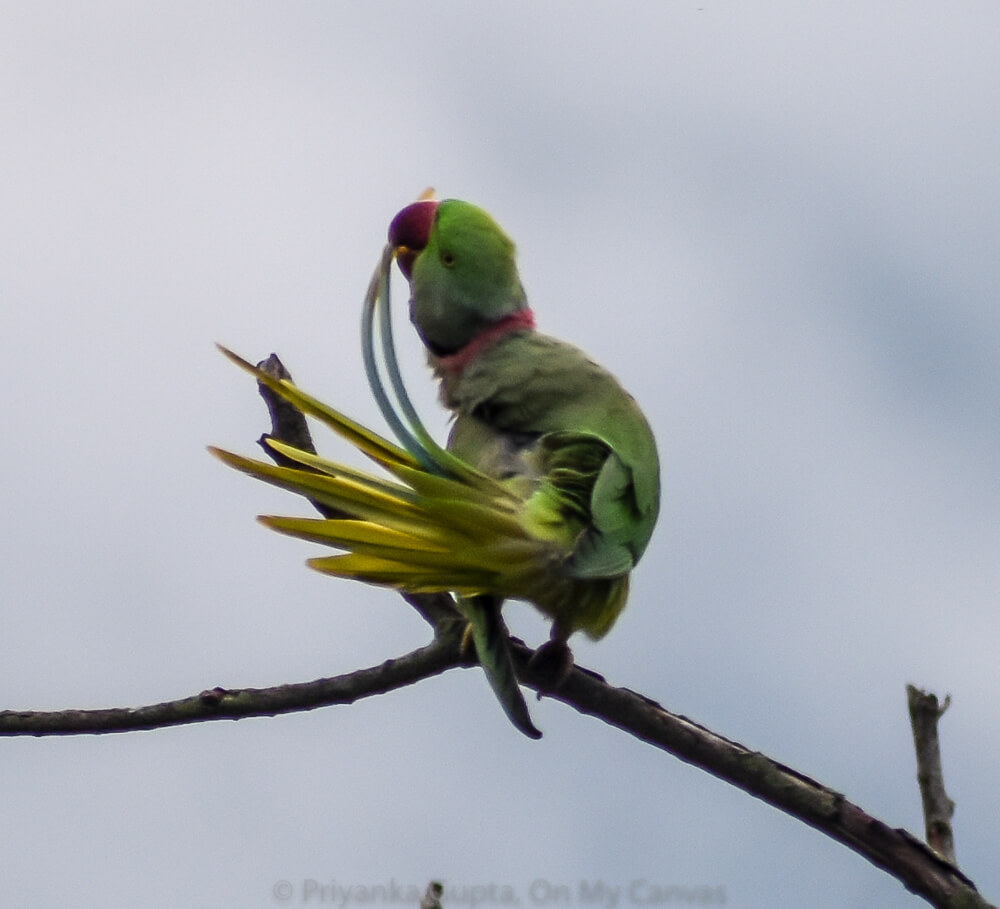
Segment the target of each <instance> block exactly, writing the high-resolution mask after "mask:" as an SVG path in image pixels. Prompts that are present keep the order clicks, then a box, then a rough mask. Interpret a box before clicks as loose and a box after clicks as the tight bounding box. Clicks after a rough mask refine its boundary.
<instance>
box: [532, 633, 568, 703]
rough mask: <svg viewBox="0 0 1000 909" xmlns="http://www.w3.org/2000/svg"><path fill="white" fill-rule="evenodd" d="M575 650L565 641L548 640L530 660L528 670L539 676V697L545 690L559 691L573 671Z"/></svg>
mask: <svg viewBox="0 0 1000 909" xmlns="http://www.w3.org/2000/svg"><path fill="white" fill-rule="evenodd" d="M573 665H574V663H573V651H572V650H570V649H569V645H568V644H567V643H566V642H565V641H559V640H551V641H546V642H545V643H544V644H542V646H541V647H539V648H538V650H536V651H535V652H534V653H533V654H532V655H531V659H530V660H528V671H529V672H532V673H534V674H535V675H536V676H537V677H538V686H539V688H540V689H541V691H539V694H538V696H539V698H540V697H541V696H542V692H544V691H558V690H559V689H560V688H562V686H563V685H565V684H566V680H567V679H568V678H569V674H570V673H571V672H572V671H573Z"/></svg>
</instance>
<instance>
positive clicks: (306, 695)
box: [0, 623, 995, 909]
mask: <svg viewBox="0 0 1000 909" xmlns="http://www.w3.org/2000/svg"><path fill="white" fill-rule="evenodd" d="M445 627H446V629H447V630H446V631H442V632H439V634H440V636H439V637H438V638H437V639H436V640H435V641H434V642H433V643H431V644H430V645H428V646H427V647H423V648H420V649H419V650H415V651H413V652H412V653H409V654H406V655H405V656H402V657H399V658H398V659H395V660H388V661H387V662H385V663H383V664H382V665H380V666H375V667H372V668H369V669H361V670H358V671H357V672H352V673H349V674H347V675H342V676H337V677H335V678H329V679H318V680H316V681H314V682H306V683H300V684H293V685H279V686H277V687H274V688H261V689H254V688H245V689H234V690H226V689H223V688H214V689H211V690H208V691H204V692H202V693H201V694H199V695H196V696H194V697H190V698H185V699H183V700H179V701H170V702H167V703H163V704H154V705H151V706H148V707H138V708H120V709H112V710H63V711H46V712H34V711H4V712H0V735H4V736H12V735H36V736H38V735H76V734H80V733H105V732H127V731H138V730H144V729H152V728H157V727H161V726H175V725H181V724H184V723H196V722H204V721H208V720H221V719H229V720H235V719H240V718H242V717H248V716H274V715H276V714H279V713H291V712H294V711H302V710H313V709H315V708H317V707H323V706H328V705H333V704H350V703H353V702H354V701H356V700H359V699H360V698H363V697H369V696H371V695H375V694H383V693H385V692H388V691H391V690H393V689H395V688H402V687H404V686H406V685H411V684H413V683H414V682H417V681H419V680H420V679H423V678H430V677H432V676H435V675H439V674H440V673H442V672H444V671H446V670H448V669H451V668H454V667H457V666H461V665H466V663H464V661H463V657H462V655H461V653H460V634H458V633H457V631H458V626H456V625H454V624H452V623H446V626H445ZM511 649H512V652H513V655H514V659H515V662H516V665H517V670H518V674H519V676H520V677H521V678H522V680H523V681H524V683H525V684H526V685H527V686H528V687H530V688H533V689H534V690H540V683H539V679H538V678H535V677H534V676H533V675H532V670H531V668H530V666H529V665H528V661H529V659H530V657H531V654H532V651H531V650H530V649H529V648H527V647H525V646H524V645H523V644H522V643H520V642H517V641H512V648H511ZM542 693H544V694H546V695H547V696H549V697H552V698H554V699H555V700H558V701H561V702H563V703H565V704H568V705H570V706H571V707H574V708H575V709H576V710H578V711H580V713H583V714H587V715H589V716H594V717H597V718H599V719H601V720H603V721H604V722H606V723H608V724H610V725H612V726H615V727H617V728H618V729H621V730H623V731H624V732H627V733H629V734H630V735H632V736H634V737H635V738H638V739H640V740H641V741H644V742H647V743H649V744H651V745H654V746H655V747H657V748H660V749H662V750H663V751H666V752H668V753H670V754H672V755H674V756H675V757H678V758H680V759H681V760H683V761H685V762H687V763H689V764H692V765H694V766H696V767H700V768H701V769H702V770H704V771H706V772H707V773H711V774H712V775H713V776H716V777H718V778H719V779H722V780H725V781H726V782H728V783H731V784H732V785H734V786H737V787H739V788H740V789H743V790H744V791H745V792H748V793H750V794H751V795H753V796H755V797H756V798H759V799H761V800H762V801H764V802H767V803H768V804H769V805H773V806H774V807H776V808H779V809H780V810H782V811H784V812H785V813H787V814H790V815H792V816H793V817H797V818H798V819H799V820H801V821H804V822H805V823H806V824H809V826H811V827H815V828H816V829H818V830H821V831H822V832H823V833H826V834H827V835H828V836H830V837H832V838H833V839H835V840H837V841H838V842H840V843H843V844H844V845H845V846H847V847H848V848H850V849H853V850H854V851H855V852H857V853H858V854H859V855H862V856H864V857H865V858H866V859H868V861H870V862H871V863H872V864H874V865H876V866H877V867H879V868H882V869H883V870H884V871H886V872H888V873H889V874H891V875H892V876H893V877H895V878H896V879H897V880H899V881H900V882H901V883H903V884H904V885H905V886H906V887H907V888H908V889H910V890H912V891H913V892H914V893H916V894H919V895H920V896H922V897H924V898H925V899H926V900H927V901H928V902H930V903H931V904H932V905H934V906H938V907H942V909H945V907H951V909H958V907H962V909H972V907H978V909H995V907H991V905H990V904H989V903H988V902H987V901H986V900H984V899H983V898H982V897H981V896H980V895H979V893H978V892H977V891H976V888H975V886H974V885H973V883H972V882H971V881H970V880H969V879H968V878H967V877H966V876H965V875H964V874H962V872H961V871H959V870H958V868H956V867H955V866H954V865H953V864H952V863H951V862H948V861H946V860H945V859H944V858H942V857H941V856H939V855H937V854H936V853H935V852H934V851H933V850H932V849H931V848H930V847H928V846H927V845H926V844H925V843H923V842H921V841H920V840H919V839H917V838H916V837H914V836H913V835H912V834H910V833H908V832H907V831H905V830H900V829H894V828H891V827H889V826H888V825H887V824H885V823H883V822H882V821H880V820H878V819H877V818H874V817H872V816H871V815H869V814H867V813H866V812H864V811H863V810H862V809H861V808H859V807H858V806H857V805H855V804H853V803H852V802H850V801H848V800H847V799H846V798H845V797H844V796H843V795H842V794H841V793H839V792H836V791H834V790H832V789H829V788H827V787H826V786H823V785H822V784H820V783H818V782H816V781H815V780H813V779H810V778H809V777H808V776H805V775H804V774H801V773H799V772H797V771H795V770H793V769H792V768H790V767H787V766H785V765H784V764H781V763H779V762H777V761H775V760H773V759H771V758H769V757H767V756H766V755H763V754H761V753H760V752H756V751H752V750H750V749H748V748H746V747H745V746H743V745H740V744H739V743H738V742H733V741H730V740H729V739H726V738H723V737H722V736H720V735H717V734H715V733H714V732H711V731H710V730H708V729H706V728H705V727H704V726H700V725H699V724H697V723H695V722H692V721H691V720H689V719H687V718H686V717H683V716H679V715H677V714H673V713H670V712H669V711H667V710H665V709H664V708H663V707H661V706H660V705H659V704H657V703H656V702H655V701H652V700H650V699H649V698H646V697H644V696H642V695H640V694H637V693H636V692H634V691H630V690H629V689H627V688H615V687H613V686H611V685H609V684H608V683H607V682H606V681H605V680H604V679H603V678H602V677H601V676H599V675H597V673H594V672H591V671H589V670H586V669H582V668H580V667H576V668H574V669H573V670H572V672H571V673H570V675H569V678H568V679H567V681H566V683H565V684H564V685H563V686H562V687H560V689H559V690H558V691H556V692H547V691H544V692H542Z"/></svg>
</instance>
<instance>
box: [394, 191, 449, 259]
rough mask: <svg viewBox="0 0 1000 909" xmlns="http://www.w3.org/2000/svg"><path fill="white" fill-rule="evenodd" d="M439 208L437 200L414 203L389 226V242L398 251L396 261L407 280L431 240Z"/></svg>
mask: <svg viewBox="0 0 1000 909" xmlns="http://www.w3.org/2000/svg"><path fill="white" fill-rule="evenodd" d="M437 207H438V201H437V200H436V199H423V200H421V201H420V202H414V203H413V204H412V205H407V206H406V208H404V209H403V210H402V211H401V212H399V214H397V215H396V217H395V218H393V219H392V223H391V224H390V225H389V242H390V243H391V244H392V245H393V246H394V247H395V249H396V261H397V262H398V263H399V269H400V271H402V273H403V274H404V275H406V277H407V279H408V278H409V277H410V274H411V273H412V271H413V263H414V262H415V261H416V258H417V256H418V255H419V254H420V252H421V250H423V249H424V247H425V246H427V241H428V240H429V239H430V235H431V228H432V227H433V226H434V215H435V214H436V213H437Z"/></svg>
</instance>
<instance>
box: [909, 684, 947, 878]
mask: <svg viewBox="0 0 1000 909" xmlns="http://www.w3.org/2000/svg"><path fill="white" fill-rule="evenodd" d="M906 700H907V704H908V705H909V708H910V726H911V727H912V728H913V745H914V748H915V749H916V752H917V783H918V784H919V785H920V799H921V802H922V803H923V808H924V826H925V828H926V832H927V843H928V844H929V845H930V847H931V848H932V849H933V850H934V851H935V852H937V853H938V854H939V855H941V856H943V857H944V858H946V859H947V860H948V861H949V862H951V863H952V864H954V863H955V838H954V834H953V832H952V828H951V818H952V815H953V814H954V813H955V803H954V802H953V801H952V800H951V799H950V798H948V793H947V792H945V789H944V772H943V771H942V769H941V742H940V740H939V738H938V720H939V719H940V718H941V717H942V715H943V714H944V712H945V711H946V710H947V709H948V706H949V705H950V704H951V696H950V695H949V696H947V697H945V699H944V703H943V704H939V703H938V699H937V695H935V694H931V693H930V692H926V691H921V690H920V689H919V688H916V687H915V686H913V685H907V686H906Z"/></svg>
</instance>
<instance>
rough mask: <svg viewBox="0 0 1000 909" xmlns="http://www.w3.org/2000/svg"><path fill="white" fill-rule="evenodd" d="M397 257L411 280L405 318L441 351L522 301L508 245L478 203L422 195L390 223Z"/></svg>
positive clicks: (458, 346)
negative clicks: (422, 197) (476, 204)
mask: <svg viewBox="0 0 1000 909" xmlns="http://www.w3.org/2000/svg"><path fill="white" fill-rule="evenodd" d="M389 242H390V244H391V245H392V246H393V247H394V248H395V250H396V261H397V262H398V263H399V267H400V270H401V271H402V272H403V274H404V275H405V276H406V278H407V280H408V281H409V282H410V319H411V320H412V321H413V324H414V326H415V327H416V329H417V332H418V333H419V334H420V337H421V339H422V340H423V342H424V344H426V345H427V348H428V349H429V350H430V351H431V353H433V354H435V355H436V356H439V357H443V356H447V355H450V354H453V353H455V352H456V351H459V350H461V349H462V348H463V347H465V346H466V345H467V344H468V343H469V342H470V341H472V340H473V339H474V338H475V337H476V336H477V335H479V334H480V333H481V332H483V331H484V330H485V329H487V328H489V327H490V326H491V325H493V324H495V323H496V322H499V321H500V320H501V319H503V318H505V317H507V316H510V315H511V314H513V313H516V312H518V311H520V310H523V309H527V306H528V303H527V299H526V297H525V294H524V288H523V287H522V286H521V280H520V278H519V277H518V274H517V265H516V263H515V256H514V243H513V241H512V240H511V239H510V238H509V237H508V236H507V235H506V234H505V233H504V232H503V230H502V228H501V227H500V225H499V224H497V223H496V221H494V220H493V218H491V217H490V216H489V215H488V214H487V213H486V212H485V211H483V210H482V209H481V208H477V207H476V206H475V205H470V204H469V203H468V202H460V201H459V200H457V199H445V200H444V201H443V202H438V201H437V200H434V199H422V200H420V201H418V202H414V203H413V204H411V205H408V206H407V207H406V208H404V209H403V210H402V211H401V212H399V214H397V215H396V217H395V218H393V219H392V223H391V224H390V225H389Z"/></svg>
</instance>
